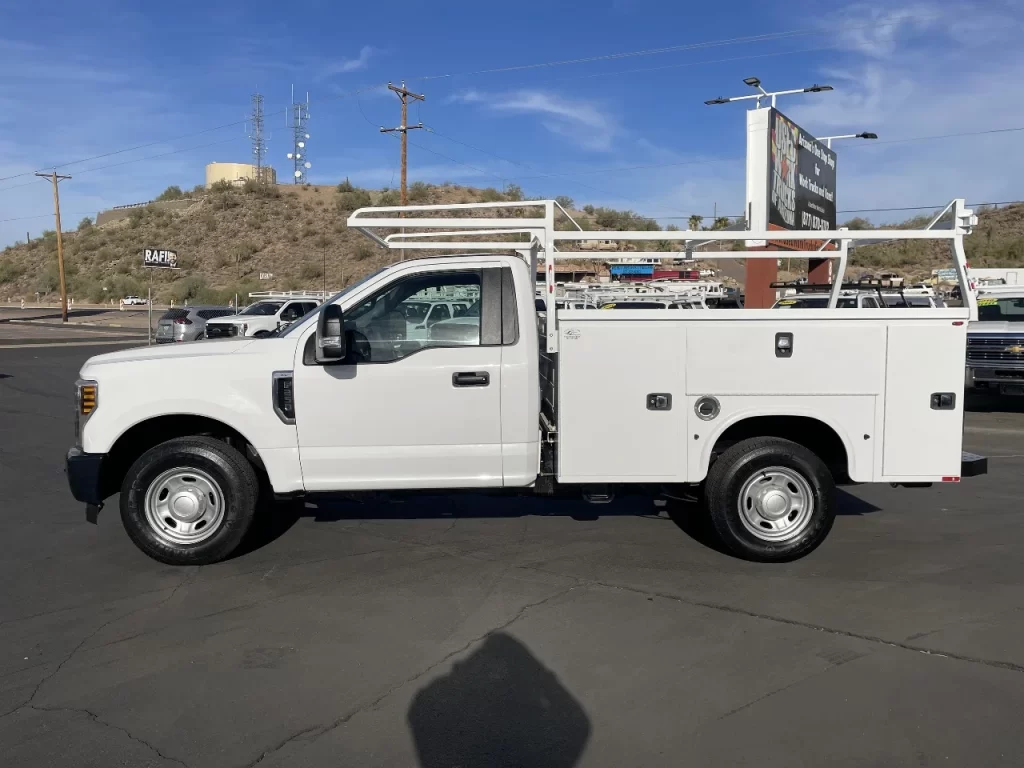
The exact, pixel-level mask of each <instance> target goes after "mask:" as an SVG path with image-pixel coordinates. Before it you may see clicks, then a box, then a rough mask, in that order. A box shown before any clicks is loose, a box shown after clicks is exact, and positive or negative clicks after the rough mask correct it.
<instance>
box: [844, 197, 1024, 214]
mask: <svg viewBox="0 0 1024 768" xmlns="http://www.w3.org/2000/svg"><path fill="white" fill-rule="evenodd" d="M1019 203H1024V200H1000V201H998V202H995V203H967V205H968V206H970V207H972V208H973V207H980V206H982V205H1017V204H1019ZM947 205H949V201H948V200H947V201H946V202H945V203H939V204H938V205H911V206H907V207H904V208H856V209H848V210H844V211H836V213H890V212H896V211H925V210H931V209H934V208H945V207H946V206H947Z"/></svg>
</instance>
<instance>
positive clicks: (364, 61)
mask: <svg viewBox="0 0 1024 768" xmlns="http://www.w3.org/2000/svg"><path fill="white" fill-rule="evenodd" d="M376 53H377V49H376V48H374V47H373V46H370V45H364V46H363V47H362V48H360V49H359V55H358V56H357V57H356V58H354V59H339V60H338V61H334V62H331V63H329V64H327V65H325V66H324V68H323V70H322V71H321V72H320V74H319V78H320V79H326V78H328V77H334V76H335V75H344V74H348V73H349V72H358V71H359V70H361V69H366V67H367V66H369V64H370V57H371V56H373V55H374V54H376Z"/></svg>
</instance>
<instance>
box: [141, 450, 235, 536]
mask: <svg viewBox="0 0 1024 768" xmlns="http://www.w3.org/2000/svg"><path fill="white" fill-rule="evenodd" d="M144 504H145V513H146V521H147V522H148V523H149V527H150V528H151V529H152V530H153V532H154V533H156V534H157V536H158V537H159V538H161V539H162V540H164V541H165V542H167V543H169V544H197V543H199V542H200V541H203V540H205V539H208V538H209V537H210V536H212V535H213V534H214V533H216V532H217V530H218V528H219V527H220V525H221V523H222V522H223V520H224V508H225V503H224V494H223V492H222V491H221V489H220V485H218V483H217V481H216V480H214V479H213V477H211V476H210V475H209V474H207V473H206V472H203V471H201V470H198V469H192V468H190V467H177V468H175V469H169V470H167V471H166V472H164V473H162V474H161V475H160V476H159V477H157V478H156V479H155V480H154V481H153V482H152V483H151V484H150V486H149V489H148V490H147V491H146V498H145V503H144Z"/></svg>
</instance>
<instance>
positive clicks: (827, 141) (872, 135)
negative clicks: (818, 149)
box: [818, 131, 878, 149]
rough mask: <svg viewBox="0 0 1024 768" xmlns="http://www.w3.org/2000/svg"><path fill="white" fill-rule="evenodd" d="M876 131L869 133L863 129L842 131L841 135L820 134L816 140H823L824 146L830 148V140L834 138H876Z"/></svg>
mask: <svg viewBox="0 0 1024 768" xmlns="http://www.w3.org/2000/svg"><path fill="white" fill-rule="evenodd" d="M877 138H878V134H877V133H869V132H867V131H864V132H863V133H844V134H843V135H841V136H821V137H819V138H818V141H824V142H825V146H826V147H828V148H829V149H832V142H833V141H835V140H836V139H877Z"/></svg>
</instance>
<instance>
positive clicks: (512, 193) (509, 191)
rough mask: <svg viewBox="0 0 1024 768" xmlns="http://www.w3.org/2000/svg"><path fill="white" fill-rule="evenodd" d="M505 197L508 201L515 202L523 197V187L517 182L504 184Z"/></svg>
mask: <svg viewBox="0 0 1024 768" xmlns="http://www.w3.org/2000/svg"><path fill="white" fill-rule="evenodd" d="M505 199H506V200H508V201H509V202H513V203H517V202H519V201H520V200H522V199H523V188H522V187H520V186H519V185H518V184H508V185H506V186H505Z"/></svg>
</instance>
